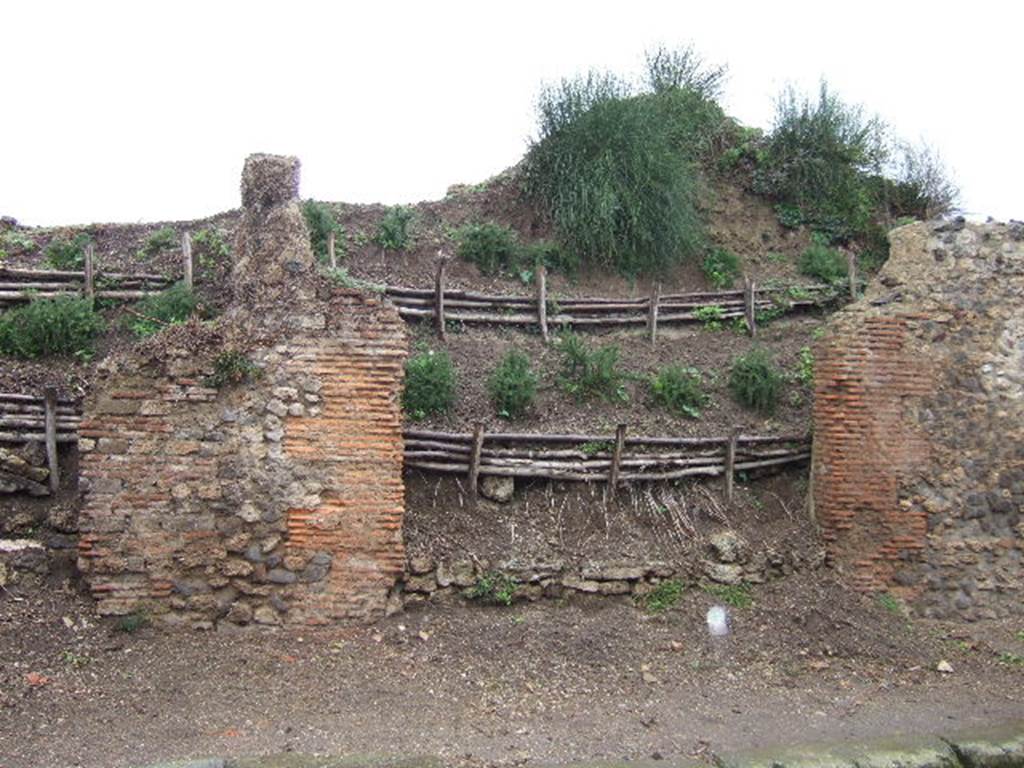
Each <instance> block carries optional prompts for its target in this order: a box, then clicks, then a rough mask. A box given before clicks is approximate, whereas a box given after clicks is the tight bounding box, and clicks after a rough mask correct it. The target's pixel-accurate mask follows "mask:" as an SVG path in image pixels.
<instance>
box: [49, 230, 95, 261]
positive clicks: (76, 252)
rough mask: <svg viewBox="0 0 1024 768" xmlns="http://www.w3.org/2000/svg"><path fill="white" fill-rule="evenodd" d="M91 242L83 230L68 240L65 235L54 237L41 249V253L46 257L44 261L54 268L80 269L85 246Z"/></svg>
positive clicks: (83, 259)
mask: <svg viewBox="0 0 1024 768" xmlns="http://www.w3.org/2000/svg"><path fill="white" fill-rule="evenodd" d="M91 242H92V238H91V237H89V235H87V234H86V233H84V232H80V233H79V234H77V235H75V236H74V237H73V238H71V239H70V240H69V239H68V238H66V237H55V238H54V239H53V240H51V241H50V242H49V243H48V244H47V246H46V248H44V249H43V255H44V256H45V257H46V263H47V264H49V265H50V266H51V267H53V268H54V269H66V270H78V269H82V267H84V266H85V247H86V246H87V245H88V244H89V243H91Z"/></svg>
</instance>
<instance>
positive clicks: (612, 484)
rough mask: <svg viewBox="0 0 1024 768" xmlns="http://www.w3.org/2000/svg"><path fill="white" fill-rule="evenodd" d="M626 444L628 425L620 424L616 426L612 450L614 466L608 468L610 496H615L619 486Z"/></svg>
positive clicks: (610, 497) (612, 497)
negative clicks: (613, 448) (620, 469)
mask: <svg viewBox="0 0 1024 768" xmlns="http://www.w3.org/2000/svg"><path fill="white" fill-rule="evenodd" d="M625 445H626V425H625V424H619V426H618V427H616V428H615V450H614V451H613V452H612V466H611V469H610V470H608V498H609V499H614V498H615V491H616V489H617V488H618V487H619V468H620V467H621V465H622V450H623V448H624V447H625Z"/></svg>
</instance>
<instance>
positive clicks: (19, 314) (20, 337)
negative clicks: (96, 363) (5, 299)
mask: <svg viewBox="0 0 1024 768" xmlns="http://www.w3.org/2000/svg"><path fill="white" fill-rule="evenodd" d="M105 327H106V323H105V322H104V321H103V318H102V317H101V316H100V315H99V314H98V313H97V312H96V311H95V309H93V305H92V302H91V301H89V300H88V299H84V298H79V297H75V296H60V297H58V298H55V299H37V300H34V301H31V302H29V303H28V304H25V305H23V306H20V307H16V308H14V309H8V310H7V311H5V312H3V313H2V314H0V354H2V355H8V356H10V357H21V358H33V357H42V356H45V355H79V356H88V355H89V354H91V352H92V342H93V340H94V339H95V338H96V337H97V336H98V335H99V334H100V333H102V332H103V330H104V328H105Z"/></svg>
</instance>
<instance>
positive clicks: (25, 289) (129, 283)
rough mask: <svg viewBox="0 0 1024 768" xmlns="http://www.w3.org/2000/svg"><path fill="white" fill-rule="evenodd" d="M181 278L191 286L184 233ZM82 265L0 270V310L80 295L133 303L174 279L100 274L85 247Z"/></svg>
mask: <svg viewBox="0 0 1024 768" xmlns="http://www.w3.org/2000/svg"><path fill="white" fill-rule="evenodd" d="M181 256H182V275H183V277H182V279H183V280H184V281H185V284H186V285H187V286H189V287H190V288H191V287H192V240H191V238H190V237H189V235H188V233H187V232H186V233H185V234H184V235H182V238H181ZM84 258H85V265H84V267H83V269H82V271H81V272H78V271H72V270H57V269H13V268H9V267H0V308H2V307H4V306H5V305H9V304H17V303H21V302H27V301H31V300H32V299H53V298H57V297H58V296H68V295H81V296H90V297H96V298H99V299H120V300H123V301H134V300H135V299H141V298H144V297H145V296H149V295H150V294H153V293H159V292H160V291H162V290H165V289H166V288H168V287H169V286H170V285H171V284H172V283H174V282H175V280H174V278H170V277H166V276H164V275H153V274H146V273H138V274H134V273H133V274H129V273H125V272H103V271H99V270H97V269H96V268H95V263H94V262H95V250H94V248H93V246H92V244H89V245H87V246H86V247H85V256H84Z"/></svg>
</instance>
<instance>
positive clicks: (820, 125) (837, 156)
mask: <svg viewBox="0 0 1024 768" xmlns="http://www.w3.org/2000/svg"><path fill="white" fill-rule="evenodd" d="M884 136H885V126H884V124H883V123H882V122H881V121H880V120H879V119H878V118H869V117H866V116H865V115H864V112H863V110H862V109H861V108H860V107H858V106H855V105H849V104H846V103H844V102H843V101H842V100H841V99H840V98H839V97H838V96H836V95H835V94H834V93H833V92H831V91H830V90H829V88H828V84H827V83H825V82H822V83H821V86H820V88H819V91H818V97H817V100H816V101H812V100H811V99H810V98H807V97H805V96H804V97H801V96H799V95H798V94H797V93H796V91H794V90H793V89H792V88H789V89H787V90H785V91H784V92H783V93H782V94H781V95H780V97H779V98H778V100H777V102H776V114H775V125H774V127H773V129H772V132H771V134H770V135H769V136H768V139H767V146H766V153H765V160H764V163H763V164H762V166H761V167H760V168H759V169H758V172H757V179H756V183H757V186H758V188H759V189H761V191H765V192H767V193H769V194H771V195H772V196H774V197H776V198H777V199H778V200H779V201H780V202H782V203H784V204H786V205H788V206H791V207H795V208H797V209H799V210H800V211H801V216H800V218H801V219H803V220H805V221H808V223H810V224H811V225H812V226H813V227H814V228H815V229H816V230H819V231H822V232H825V233H827V234H828V235H829V237H830V239H831V240H832V241H833V242H842V241H844V240H846V239H849V238H850V237H853V236H857V235H860V234H862V233H863V232H864V231H865V229H866V227H867V226H868V224H869V223H870V221H871V219H872V216H873V215H875V213H876V212H877V210H878V201H877V199H876V198H875V196H874V195H873V194H872V187H871V183H870V179H871V177H873V176H878V175H879V174H880V171H881V168H882V167H883V165H884V164H885V162H886V157H887V152H886V147H885V141H884Z"/></svg>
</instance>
